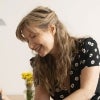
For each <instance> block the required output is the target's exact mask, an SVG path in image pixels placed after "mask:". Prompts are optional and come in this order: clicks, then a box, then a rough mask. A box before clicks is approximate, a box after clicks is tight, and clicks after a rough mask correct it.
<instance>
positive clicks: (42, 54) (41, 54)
mask: <svg viewBox="0 0 100 100" xmlns="http://www.w3.org/2000/svg"><path fill="white" fill-rule="evenodd" d="M47 54H48V53H40V54H39V55H40V56H41V57H45V56H46V55H47Z"/></svg>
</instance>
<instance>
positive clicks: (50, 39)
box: [44, 35, 54, 49]
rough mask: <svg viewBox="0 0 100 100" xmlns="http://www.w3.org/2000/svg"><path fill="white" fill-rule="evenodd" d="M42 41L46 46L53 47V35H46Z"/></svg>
mask: <svg viewBox="0 0 100 100" xmlns="http://www.w3.org/2000/svg"><path fill="white" fill-rule="evenodd" d="M44 42H45V45H46V46H47V47H48V48H51V49H52V48H53V45H54V37H53V36H51V35H49V36H47V37H46V38H45V39H44Z"/></svg>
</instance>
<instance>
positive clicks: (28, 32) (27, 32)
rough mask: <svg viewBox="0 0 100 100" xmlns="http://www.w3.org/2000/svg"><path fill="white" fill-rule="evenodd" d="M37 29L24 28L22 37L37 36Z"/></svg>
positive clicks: (32, 27) (31, 27)
mask: <svg viewBox="0 0 100 100" xmlns="http://www.w3.org/2000/svg"><path fill="white" fill-rule="evenodd" d="M37 32H38V31H37V29H36V27H34V26H28V25H27V26H25V27H24V28H23V30H22V35H23V36H24V37H27V36H30V35H32V34H37Z"/></svg>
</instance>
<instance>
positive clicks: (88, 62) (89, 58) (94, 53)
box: [80, 37, 100, 66]
mask: <svg viewBox="0 0 100 100" xmlns="http://www.w3.org/2000/svg"><path fill="white" fill-rule="evenodd" d="M80 54H81V55H82V57H83V58H82V59H84V60H85V66H98V65H99V63H100V54H99V48H98V45H97V42H96V40H95V39H93V38H92V37H88V38H85V39H82V41H81V42H80Z"/></svg>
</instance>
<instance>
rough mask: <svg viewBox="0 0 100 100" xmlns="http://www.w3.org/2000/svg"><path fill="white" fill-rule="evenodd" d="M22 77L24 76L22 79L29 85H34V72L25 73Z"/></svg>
mask: <svg viewBox="0 0 100 100" xmlns="http://www.w3.org/2000/svg"><path fill="white" fill-rule="evenodd" d="M21 75H22V79H24V80H25V82H26V84H27V85H32V84H33V73H32V72H23V73H22V74H21Z"/></svg>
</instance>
